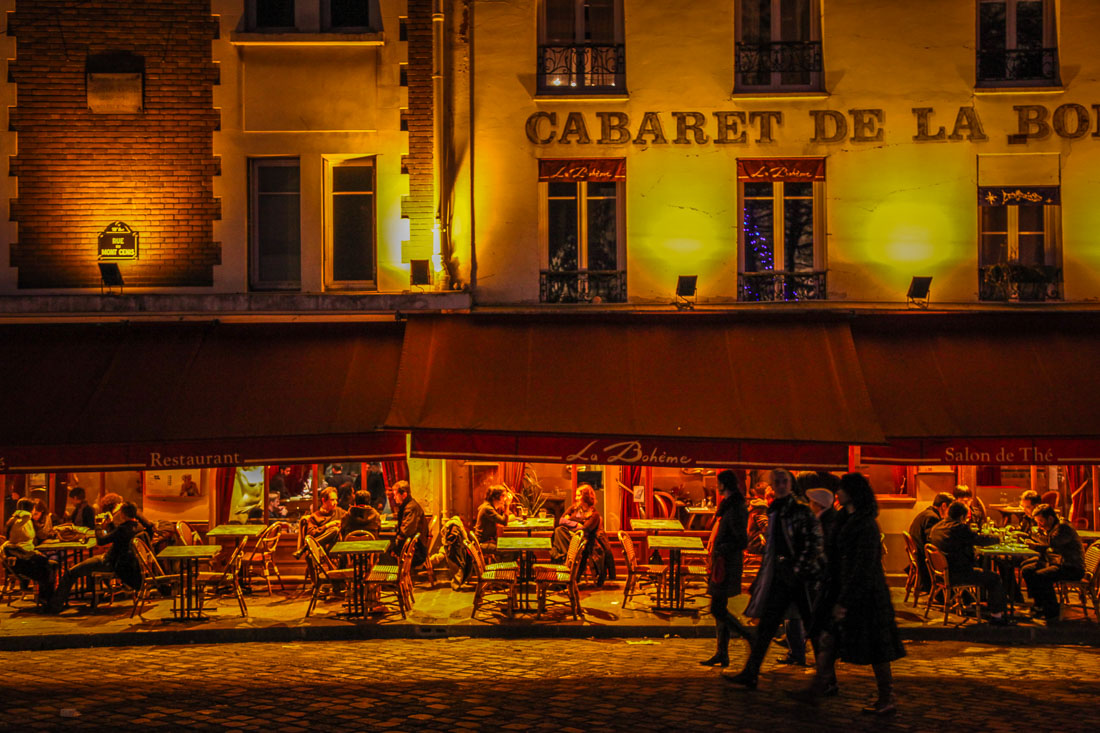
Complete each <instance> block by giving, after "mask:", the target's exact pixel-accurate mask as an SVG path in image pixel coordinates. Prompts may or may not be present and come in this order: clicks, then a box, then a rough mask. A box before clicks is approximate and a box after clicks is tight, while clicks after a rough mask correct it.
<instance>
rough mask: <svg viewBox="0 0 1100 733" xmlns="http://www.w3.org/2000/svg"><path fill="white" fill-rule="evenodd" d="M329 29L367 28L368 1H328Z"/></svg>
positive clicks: (369, 4) (369, 18)
mask: <svg viewBox="0 0 1100 733" xmlns="http://www.w3.org/2000/svg"><path fill="white" fill-rule="evenodd" d="M328 6H329V27H330V28H369V27H370V26H371V17H370V16H371V3H370V2H368V0H328Z"/></svg>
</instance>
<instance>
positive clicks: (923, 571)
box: [909, 493, 954, 593]
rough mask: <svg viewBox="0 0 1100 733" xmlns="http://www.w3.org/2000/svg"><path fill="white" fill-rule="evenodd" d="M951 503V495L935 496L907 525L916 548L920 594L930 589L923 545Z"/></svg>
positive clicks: (930, 581) (930, 584)
mask: <svg viewBox="0 0 1100 733" xmlns="http://www.w3.org/2000/svg"><path fill="white" fill-rule="evenodd" d="M953 501H954V499H953V498H952V497H951V494H948V493H939V494H936V498H934V499H933V500H932V504H931V506H928V507H926V508H925V510H924V511H923V512H921V513H920V514H918V515H917V516H915V517H914V518H913V523H912V524H910V525H909V536H910V537H912V538H913V544H915V545H916V546H917V575H918V577H919V578H920V591H921V592H922V593H923V592H925V591H927V590H928V589H929V588H931V587H932V579H931V578H929V577H928V564H927V563H926V562H925V561H924V545H925V543H927V542H928V533H929V532H931V531H932V527H934V526H936V525H937V524H939V522H940V520H942V519H943V518H944V517H946V516H947V507H949V506H951V503H952V502H953Z"/></svg>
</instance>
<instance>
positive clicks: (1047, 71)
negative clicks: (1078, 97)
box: [977, 0, 1059, 86]
mask: <svg viewBox="0 0 1100 733" xmlns="http://www.w3.org/2000/svg"><path fill="white" fill-rule="evenodd" d="M977 61H978V69H977V76H978V85H979V86H1034V85H1047V84H1049V85H1057V84H1058V83H1059V73H1058V48H1057V43H1056V41H1055V32H1054V3H1053V2H1052V1H1051V0H979V2H978V60H977Z"/></svg>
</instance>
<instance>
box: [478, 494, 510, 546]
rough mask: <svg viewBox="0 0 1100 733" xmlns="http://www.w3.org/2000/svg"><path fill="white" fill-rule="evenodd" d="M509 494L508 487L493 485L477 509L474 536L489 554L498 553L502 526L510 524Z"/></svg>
mask: <svg viewBox="0 0 1100 733" xmlns="http://www.w3.org/2000/svg"><path fill="white" fill-rule="evenodd" d="M508 496H509V492H508V488H507V487H505V486H493V487H491V488H490V489H489V492H488V493H487V494H486V496H485V501H484V502H482V504H481V506H480V507H478V510H477V523H476V524H475V525H474V536H475V537H476V538H477V543H478V544H479V545H481V549H482V550H484V551H485V552H486V553H488V554H489V555H495V554H496V552H497V536H498V535H499V534H500V528H501V527H503V526H504V525H506V524H508Z"/></svg>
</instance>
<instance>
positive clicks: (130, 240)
mask: <svg viewBox="0 0 1100 733" xmlns="http://www.w3.org/2000/svg"><path fill="white" fill-rule="evenodd" d="M137 258H138V233H137V232H135V231H134V230H133V229H131V228H130V225H129V224H127V223H126V222H124V221H113V222H111V223H110V224H108V225H107V228H106V229H104V230H103V231H102V232H100V234H99V259H101V260H136V259H137Z"/></svg>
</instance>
